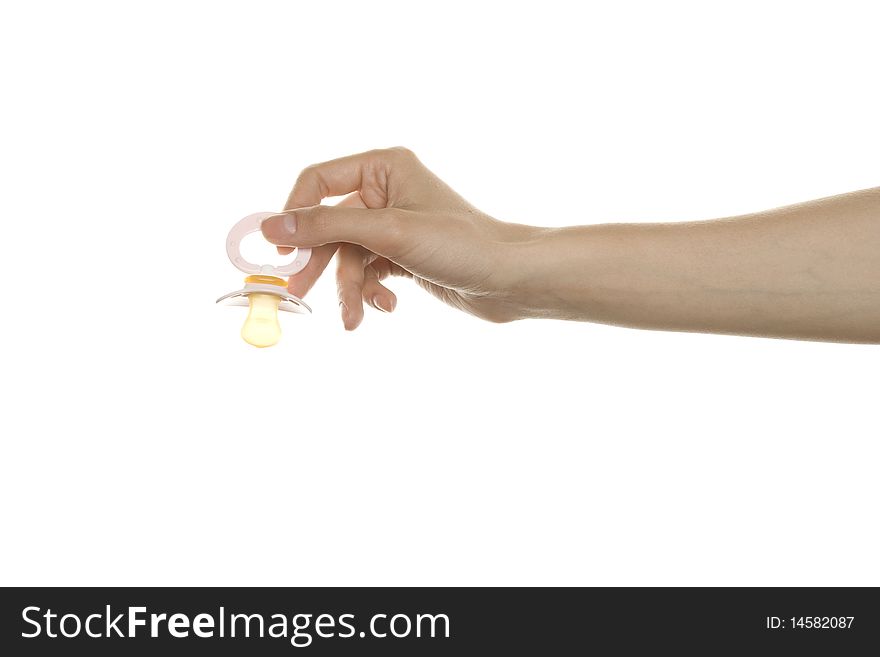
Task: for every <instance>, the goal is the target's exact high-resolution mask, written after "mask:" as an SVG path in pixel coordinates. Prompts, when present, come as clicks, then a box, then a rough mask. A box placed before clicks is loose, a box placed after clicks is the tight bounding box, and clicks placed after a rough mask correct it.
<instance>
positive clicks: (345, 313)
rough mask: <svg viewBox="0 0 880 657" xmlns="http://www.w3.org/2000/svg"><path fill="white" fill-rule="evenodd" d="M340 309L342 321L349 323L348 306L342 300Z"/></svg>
mask: <svg viewBox="0 0 880 657" xmlns="http://www.w3.org/2000/svg"><path fill="white" fill-rule="evenodd" d="M339 310H340V311H341V312H342V321H343V322H345V323H346V324H348V306H346V305H345V304H344V303H343V302H342V301H340V302H339Z"/></svg>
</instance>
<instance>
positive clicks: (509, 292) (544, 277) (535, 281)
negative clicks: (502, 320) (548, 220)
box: [501, 226, 591, 319]
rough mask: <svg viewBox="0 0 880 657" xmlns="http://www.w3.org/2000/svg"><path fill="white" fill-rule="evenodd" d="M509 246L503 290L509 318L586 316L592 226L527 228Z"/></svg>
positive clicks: (505, 262) (503, 267) (506, 248)
mask: <svg viewBox="0 0 880 657" xmlns="http://www.w3.org/2000/svg"><path fill="white" fill-rule="evenodd" d="M522 228H523V229H522V230H520V231H519V234H518V235H517V237H516V239H514V240H511V241H509V242H506V243H505V245H504V249H503V252H504V255H503V258H504V264H503V266H502V267H501V269H502V271H504V272H506V274H505V276H504V278H503V283H502V285H503V289H502V290H501V292H502V295H503V298H504V299H505V305H506V307H507V308H508V310H509V313H510V315H511V317H510V319H528V318H544V319H583V318H584V314H585V306H587V305H589V304H588V299H587V298H586V297H587V296H588V294H589V290H588V288H587V286H586V284H585V282H586V280H588V273H587V270H586V267H587V265H588V263H589V261H590V256H589V250H590V243H591V239H590V237H589V234H588V230H589V228H590V227H586V226H582V227H576V228H540V227H535V226H528V227H522Z"/></svg>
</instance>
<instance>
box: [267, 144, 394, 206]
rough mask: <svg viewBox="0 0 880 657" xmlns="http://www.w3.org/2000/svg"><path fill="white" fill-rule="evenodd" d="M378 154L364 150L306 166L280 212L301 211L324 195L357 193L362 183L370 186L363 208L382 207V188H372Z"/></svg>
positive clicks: (383, 196) (377, 152) (360, 189)
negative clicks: (299, 209) (363, 151)
mask: <svg viewBox="0 0 880 657" xmlns="http://www.w3.org/2000/svg"><path fill="white" fill-rule="evenodd" d="M381 153H382V152H381V151H367V152H366V153H358V154H357V155H348V156H346V157H340V158H338V159H336V160H329V161H327V162H322V163H320V164H312V165H311V166H308V167H306V168H305V169H303V170H302V173H300V174H299V177H298V178H297V179H296V183H294V185H293V189H292V190H291V192H290V195H289V196H288V197H287V203H286V204H285V205H284V209H285V210H294V209H297V208H305V207H309V206H312V205H318V204H319V203H320V202H321V201H322V200H323V199H325V198H327V197H328V196H342V195H343V194H350V193H351V192H360V191H363V189H364V185H365V183H367V185H368V186H369V187H370V193H369V194H367V195H366V196H367V198H364V202H365V204H366V205H367V207H371V208H375V207H385V204H386V203H387V200H388V199H387V195H386V193H385V189H384V185H381V186H379V185H375V182H377V180H376V176H375V173H376V172H377V165H378V164H379V162H380V160H381ZM371 183H372V184H371ZM361 196H362V197H363V196H364V194H361Z"/></svg>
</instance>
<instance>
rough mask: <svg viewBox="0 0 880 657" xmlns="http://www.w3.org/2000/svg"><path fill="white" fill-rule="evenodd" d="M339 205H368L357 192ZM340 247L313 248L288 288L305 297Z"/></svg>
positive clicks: (296, 294)
mask: <svg viewBox="0 0 880 657" xmlns="http://www.w3.org/2000/svg"><path fill="white" fill-rule="evenodd" d="M339 206H342V207H350V208H365V207H367V206H366V205H364V201H363V199H361V196H360V194H358V193H357V192H354V193H353V194H349V195H348V196H346V197H345V198H344V199H342V200H341V201H340V202H339ZM338 248H339V245H338V244H325V245H324V246H319V247H317V248H316V249H313V250H312V257H311V258H310V259H309V264H307V265H306V267H305V269H303V270H302V271H301V272H299V273H297V274H294V275H293V276H291V277H290V278H289V279H288V281H287V289H288V290H289V291H290V293H291V294H292V295H294V296H297V297H300V298H302V297H304V296H305V295H306V293H307V292H308V291H309V290H311V289H312V286H313V285H314V284H315V282H316V281H317V280H318V278H319V277H320V276H321V274H323V273H324V269H326V267H327V264H328V263H329V262H330V260H331V259H332V258H333V254H334V253H336V250H337V249H338ZM281 249H288V251H287V252H288V253H290V251H292V250H293V249H292V248H291V247H288V246H281V247H278V250H279V252H281Z"/></svg>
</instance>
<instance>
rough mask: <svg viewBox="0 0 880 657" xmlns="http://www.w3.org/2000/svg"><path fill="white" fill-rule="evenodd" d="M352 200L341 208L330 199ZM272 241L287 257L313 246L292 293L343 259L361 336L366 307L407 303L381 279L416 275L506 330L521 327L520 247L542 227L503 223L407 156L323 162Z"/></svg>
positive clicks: (273, 220) (345, 293)
mask: <svg viewBox="0 0 880 657" xmlns="http://www.w3.org/2000/svg"><path fill="white" fill-rule="evenodd" d="M343 194H348V196H347V197H346V198H345V199H344V200H343V201H342V202H341V203H340V204H339V205H336V206H326V205H319V203H320V202H321V200H322V199H323V198H325V197H328V196H341V195H343ZM262 231H263V235H264V236H265V238H266V239H267V240H269V241H270V242H272V243H273V244H276V245H279V247H280V248H279V251H281V252H289V251H290V250H291V249H290V248H289V247H312V248H313V249H314V250H313V251H312V257H311V260H310V261H309V264H308V266H307V267H306V268H305V269H304V270H303V271H302V272H300V273H299V274H297V275H295V276H292V277H291V278H290V282H289V285H288V288H289V289H290V292H291V293H292V294H294V295H296V296H299V297H302V296H304V295H305V294H306V293H307V292H308V291H309V289H310V288H311V287H312V285H313V284H314V283H315V281H316V280H317V279H318V277H319V276H320V275H321V274H322V272H323V271H324V269H325V268H326V266H327V264H328V263H329V262H330V260H331V258H332V257H333V254H334V253H337V254H338V255H337V268H336V280H337V291H338V295H339V306H340V310H341V312H342V320H343V323H344V324H345V328H346V329H348V330H352V329H355V328H357V326H358V325H359V324H360V323H361V321H362V320H363V317H364V307H363V303H364V302H366V303H368V304H370V305H371V306H373V307H374V308H376V309H378V310H382V311H384V312H392V311H393V310H394V308H395V306H396V305H397V298H396V297H395V295H394V293H393V292H392V291H391V290H389V289H388V288H387V287H385V285H383V284H382V282H381V281H383V280H385V279H387V278H388V277H389V276H392V275H398V276H407V277H410V278H412V279H413V280H415V281H416V283H418V284H419V285H420V286H421V287H423V288H424V289H426V290H428V291H429V292H431V293H432V294H433V295H434V296H436V297H437V298H438V299H440V300H442V301H445V302H446V303H448V304H449V305H451V306H454V307H455V308H459V309H461V310H464V311H466V312H469V313H471V314H473V315H476V316H477V317H481V318H483V319H488V320H491V321H496V322H505V321H510V320H513V319H518V318H519V317H520V316H521V315H520V311H519V304H518V302H517V300H516V299H515V298H514V295H513V292H512V290H514V289H515V278H516V266H517V263H516V262H514V260H513V251H514V250H515V249H514V248H512V247H513V246H514V245H516V244H522V243H526V242H528V241H530V240H532V239H534V237H535V236H536V235H537V234H538V233H539V232H540V229H538V228H533V227H529V226H523V225H519V224H507V223H503V222H500V221H496V220H495V219H493V218H492V217H490V216H488V215H486V214H483V213H482V212H480V211H479V210H477V209H476V208H474V207H473V206H471V205H470V204H468V203H467V201H465V200H464V199H463V198H461V197H460V196H459V195H458V194H456V193H455V192H454V191H452V189H450V188H449V187H448V186H447V185H446V184H445V183H443V182H442V181H441V180H440V179H439V178H437V177H436V176H435V175H434V174H433V173H431V172H430V171H429V170H428V169H427V168H426V167H425V166H424V165H423V164H422V163H421V162H420V161H419V160H418V159H417V158H416V156H415V155H414V154H413V153H412V152H410V151H408V150H406V149H404V148H392V149H388V150H376V151H370V152H367V153H361V154H360V155H352V156H350V157H344V158H340V159H338V160H332V161H330V162H325V163H323V164H315V165H312V166H310V167H308V168H306V169H305V170H304V171H303V172H302V173H301V174H300V176H299V178H298V179H297V181H296V184H295V185H294V187H293V191H291V193H290V197H289V198H288V200H287V204H286V205H285V211H284V212H283V213H279V214H277V215H275V216H272V217H270V218H268V219H266V220H265V221H264V222H263V226H262Z"/></svg>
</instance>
